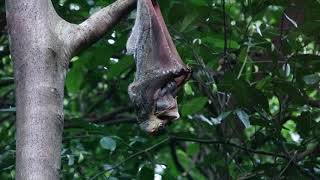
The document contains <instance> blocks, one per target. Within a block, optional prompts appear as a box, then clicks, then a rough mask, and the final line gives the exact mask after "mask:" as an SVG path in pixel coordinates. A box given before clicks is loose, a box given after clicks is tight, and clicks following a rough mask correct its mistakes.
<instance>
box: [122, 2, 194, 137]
mask: <svg viewBox="0 0 320 180" xmlns="http://www.w3.org/2000/svg"><path fill="white" fill-rule="evenodd" d="M127 52H128V53H129V54H133V55H134V59H135V62H136V74H135V80H134V82H133V83H132V84H130V86H129V89H128V91H129V96H130V98H131V100H132V102H133V104H134V105H135V107H136V108H135V109H136V111H137V116H138V120H139V122H140V125H141V127H142V128H143V129H144V130H146V131H148V132H156V131H157V130H159V129H160V128H162V127H164V125H165V124H166V123H167V122H168V121H171V120H173V119H176V118H178V117H179V113H178V108H177V101H176V98H175V96H176V93H177V91H178V89H179V88H180V87H181V86H182V85H183V84H184V82H185V81H186V80H187V79H188V78H189V76H190V70H189V68H188V67H187V66H186V65H185V64H184V63H183V62H182V60H181V58H180V56H179V54H178V52H177V50H176V48H175V46H174V44H173V41H172V39H171V36H170V34H169V32H168V29H167V27H166V25H165V22H164V20H163V17H162V15H161V12H160V8H159V5H158V3H157V2H156V1H155V0H138V6H137V16H136V21H135V24H134V27H133V29H132V33H131V36H130V37H129V39H128V42H127Z"/></svg>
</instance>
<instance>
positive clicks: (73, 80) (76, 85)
mask: <svg viewBox="0 0 320 180" xmlns="http://www.w3.org/2000/svg"><path fill="white" fill-rule="evenodd" d="M83 63H84V62H83V61H81V60H77V61H76V62H74V64H73V67H72V68H71V70H70V71H69V73H68V75H67V79H66V87H67V90H68V92H70V93H76V92H78V90H79V89H80V87H81V85H82V83H83V81H84V77H85V75H84V74H85V71H84V68H83Z"/></svg>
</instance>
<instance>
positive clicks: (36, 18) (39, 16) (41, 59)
mask: <svg viewBox="0 0 320 180" xmlns="http://www.w3.org/2000/svg"><path fill="white" fill-rule="evenodd" d="M49 3H50V2H49V1H47V0H41V1H39V0H8V1H7V2H6V4H7V13H8V26H9V34H10V35H9V36H10V37H9V38H10V42H11V47H10V48H11V55H12V58H13V63H14V70H15V71H14V72H15V73H14V79H15V87H16V89H15V92H16V109H17V114H16V116H17V120H16V131H17V132H16V179H58V178H59V168H60V148H61V139H62V130H63V88H64V80H65V74H66V71H67V62H68V57H65V56H63V55H62V54H63V53H62V52H61V49H59V47H61V45H62V42H61V41H59V40H58V39H57V38H56V37H55V36H54V34H53V33H52V31H51V29H52V27H53V24H52V22H54V19H49V18H48V17H49V15H50V13H49V12H48V11H44V9H48V8H50V7H51V6H50V5H49ZM54 17H55V16H52V18H54Z"/></svg>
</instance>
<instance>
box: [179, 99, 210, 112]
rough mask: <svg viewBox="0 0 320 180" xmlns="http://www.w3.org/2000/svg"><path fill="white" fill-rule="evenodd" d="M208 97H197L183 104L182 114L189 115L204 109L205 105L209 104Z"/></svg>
mask: <svg viewBox="0 0 320 180" xmlns="http://www.w3.org/2000/svg"><path fill="white" fill-rule="evenodd" d="M207 101H208V98H207V97H197V98H194V99H192V100H191V101H188V102H187V103H185V104H184V105H183V106H182V110H181V112H182V114H183V115H189V114H194V113H197V112H199V111H201V110H202V109H203V107H204V106H205V105H206V104H207Z"/></svg>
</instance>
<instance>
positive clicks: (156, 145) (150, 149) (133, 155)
mask: <svg viewBox="0 0 320 180" xmlns="http://www.w3.org/2000/svg"><path fill="white" fill-rule="evenodd" d="M169 140H170V139H169V138H165V139H163V140H162V141H160V142H159V143H157V144H154V145H152V146H150V147H148V148H147V149H145V150H142V151H139V152H137V153H134V154H132V155H131V156H129V157H127V158H126V159H124V160H122V161H121V162H119V163H118V164H116V165H115V166H113V167H111V168H109V169H106V170H104V171H102V172H100V173H98V174H96V175H95V176H93V177H92V178H90V180H94V179H96V178H98V177H99V176H101V175H102V174H104V173H105V172H108V171H111V170H113V169H117V168H118V167H120V166H121V165H122V164H123V163H125V162H127V161H129V160H131V159H133V158H135V157H137V156H140V155H142V154H146V153H148V152H150V151H152V150H154V149H156V148H158V147H159V146H161V145H163V144H165V143H167V142H169Z"/></svg>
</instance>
